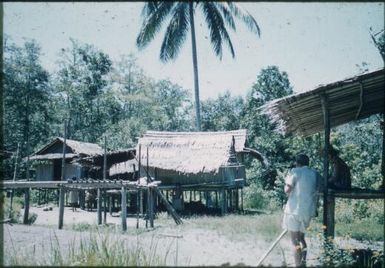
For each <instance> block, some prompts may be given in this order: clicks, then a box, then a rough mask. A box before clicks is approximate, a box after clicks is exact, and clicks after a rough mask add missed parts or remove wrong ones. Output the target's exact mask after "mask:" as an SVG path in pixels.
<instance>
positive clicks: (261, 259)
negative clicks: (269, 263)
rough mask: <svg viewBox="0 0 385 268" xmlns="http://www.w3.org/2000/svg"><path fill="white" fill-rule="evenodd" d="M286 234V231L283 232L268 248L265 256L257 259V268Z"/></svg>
mask: <svg viewBox="0 0 385 268" xmlns="http://www.w3.org/2000/svg"><path fill="white" fill-rule="evenodd" d="M286 233H287V230H283V232H282V233H281V234H280V235H279V236H278V237H277V239H276V240H275V241H274V242H273V244H271V246H270V248H269V249H268V250H267V251H266V253H265V254H263V256H262V257H261V258H260V259H259V261H258V262H257V267H258V266H260V265H261V264H262V262H263V261H264V260H265V259H266V257H267V256H268V255H269V253H270V252H271V251H272V250H273V248H274V247H275V246H276V245H277V244H278V242H279V240H281V239H282V237H283V236H284V235H285V234H286Z"/></svg>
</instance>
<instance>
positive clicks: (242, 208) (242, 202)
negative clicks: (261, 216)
mask: <svg viewBox="0 0 385 268" xmlns="http://www.w3.org/2000/svg"><path fill="white" fill-rule="evenodd" d="M241 212H243V188H242V189H241Z"/></svg>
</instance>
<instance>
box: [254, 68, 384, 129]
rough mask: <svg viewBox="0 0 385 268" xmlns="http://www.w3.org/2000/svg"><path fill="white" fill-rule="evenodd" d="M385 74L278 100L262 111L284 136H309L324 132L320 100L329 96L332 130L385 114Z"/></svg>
mask: <svg viewBox="0 0 385 268" xmlns="http://www.w3.org/2000/svg"><path fill="white" fill-rule="evenodd" d="M384 80H385V72H384V69H383V68H382V69H380V70H377V71H374V72H370V73H365V74H361V75H357V76H354V77H350V78H347V79H344V80H342V81H337V82H334V83H330V84H327V85H321V86H319V87H317V88H315V89H313V90H310V91H306V92H304V93H300V94H294V95H290V96H287V97H284V98H280V99H276V100H274V101H271V102H269V103H267V104H266V105H264V106H262V107H261V108H260V111H261V112H262V113H265V114H267V115H268V116H269V117H270V118H271V120H272V121H273V122H276V123H278V129H280V130H282V131H283V132H284V133H287V134H288V133H293V134H298V135H301V136H309V135H312V134H314V133H317V132H320V131H322V130H323V129H324V120H323V110H322V103H321V99H322V98H321V97H322V96H326V97H327V102H328V112H329V118H330V126H331V127H335V126H339V125H342V124H345V123H347V122H350V121H354V120H357V119H362V118H366V117H368V116H370V115H373V114H377V113H384V101H385V100H384V95H385V90H384V88H385V84H384Z"/></svg>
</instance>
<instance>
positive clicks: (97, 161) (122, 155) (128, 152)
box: [74, 148, 135, 168]
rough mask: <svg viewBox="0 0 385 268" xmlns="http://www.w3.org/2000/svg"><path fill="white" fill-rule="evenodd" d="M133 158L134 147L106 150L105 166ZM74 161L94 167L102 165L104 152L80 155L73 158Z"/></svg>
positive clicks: (108, 166)
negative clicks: (85, 155)
mask: <svg viewBox="0 0 385 268" xmlns="http://www.w3.org/2000/svg"><path fill="white" fill-rule="evenodd" d="M133 158H135V148H129V149H121V150H117V151H112V152H107V168H110V167H111V166H113V165H115V164H117V163H121V162H125V161H128V160H131V159H133ZM74 161H75V162H78V163H81V164H83V165H90V166H96V167H100V168H101V167H103V164H104V152H102V153H101V154H95V155H92V156H89V157H82V158H79V159H75V160H74Z"/></svg>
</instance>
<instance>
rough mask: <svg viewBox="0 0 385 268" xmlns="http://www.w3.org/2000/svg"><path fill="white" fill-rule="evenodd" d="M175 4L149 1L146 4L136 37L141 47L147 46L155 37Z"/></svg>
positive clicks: (138, 45)
mask: <svg viewBox="0 0 385 268" xmlns="http://www.w3.org/2000/svg"><path fill="white" fill-rule="evenodd" d="M174 5H175V2H160V3H153V2H148V3H146V4H145V6H144V7H143V10H142V14H144V15H145V17H144V19H143V23H142V27H141V29H140V31H139V34H138V37H137V38H136V45H137V47H138V48H139V49H142V48H144V47H146V46H147V45H148V44H149V43H150V42H151V41H152V40H153V39H154V37H155V35H156V34H157V33H158V32H159V29H160V28H161V27H162V24H163V22H164V20H165V19H166V18H167V16H169V15H170V13H171V10H172V9H173V7H174Z"/></svg>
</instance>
